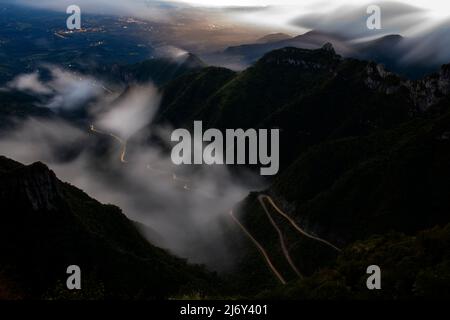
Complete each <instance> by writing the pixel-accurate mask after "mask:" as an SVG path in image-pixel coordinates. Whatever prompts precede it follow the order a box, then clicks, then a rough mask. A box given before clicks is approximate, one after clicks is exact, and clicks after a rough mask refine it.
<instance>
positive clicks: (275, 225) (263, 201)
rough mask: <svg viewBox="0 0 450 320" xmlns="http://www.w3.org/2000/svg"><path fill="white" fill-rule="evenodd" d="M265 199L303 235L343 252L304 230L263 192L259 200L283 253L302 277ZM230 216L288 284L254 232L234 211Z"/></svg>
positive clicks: (282, 281)
mask: <svg viewBox="0 0 450 320" xmlns="http://www.w3.org/2000/svg"><path fill="white" fill-rule="evenodd" d="M265 200H266V201H267V202H268V203H269V204H270V205H271V206H272V208H273V209H275V212H277V213H278V214H279V215H281V216H282V217H283V218H285V219H286V220H288V222H289V223H290V224H291V225H292V226H293V227H294V228H295V230H296V231H297V232H298V233H299V234H300V235H302V236H304V237H306V238H309V239H313V240H315V241H318V242H321V243H323V244H325V245H327V246H329V247H330V248H332V249H334V250H336V251H338V252H341V251H342V250H341V249H339V248H338V247H336V246H335V245H333V244H332V243H330V242H329V241H327V240H324V239H322V238H320V237H316V236H313V235H311V234H309V233H308V232H306V231H305V230H303V229H302V228H301V227H300V226H298V225H297V223H296V222H295V221H294V220H293V219H292V218H291V217H289V216H288V215H287V214H286V213H285V212H284V211H283V210H281V209H280V208H279V207H278V206H277V205H276V204H275V202H274V201H273V199H272V197H270V196H268V195H265V194H262V195H259V196H258V201H259V203H260V205H261V207H262V208H263V209H264V212H265V213H266V215H267V218H268V219H269V221H270V223H271V224H272V226H273V227H274V229H275V230H276V232H277V234H278V237H279V239H280V245H281V250H282V251H283V254H284V256H285V258H286V260H287V261H288V263H289V265H290V266H291V268H292V270H294V272H295V273H296V274H297V276H299V277H300V278H302V277H303V276H302V274H301V273H300V271H299V270H298V268H297V266H296V265H295V263H294V262H293V261H292V258H291V256H290V254H289V250H288V249H287V246H286V241H285V237H284V235H283V233H282V231H281V229H280V228H279V227H278V225H277V224H276V222H275V220H274V219H273V218H272V215H271V214H270V211H269V209H268V208H267V206H266V203H265ZM229 214H230V216H231V218H232V219H233V220H234V221H235V222H236V223H237V224H238V225H239V227H240V228H241V229H242V231H243V232H244V233H245V234H246V235H247V237H248V238H249V239H250V240H251V241H252V242H253V244H254V245H255V246H256V248H257V249H258V250H259V252H260V253H261V254H262V255H263V257H264V259H265V261H266V263H267V266H268V267H269V268H270V270H271V271H272V273H273V274H274V275H275V277H276V278H277V279H278V280H279V281H280V282H281V283H282V284H286V280H285V279H284V278H283V276H282V275H281V274H280V272H279V271H278V270H277V269H276V267H275V266H274V265H273V263H272V261H271V260H270V257H269V255H268V253H267V251H266V250H265V249H264V247H263V246H262V245H261V244H260V243H259V242H258V241H257V240H256V239H255V237H253V236H252V234H251V233H250V231H249V230H248V229H247V228H245V226H244V225H243V224H242V223H241V222H240V221H239V220H238V219H237V218H236V217H235V216H234V214H233V211H230V213H229Z"/></svg>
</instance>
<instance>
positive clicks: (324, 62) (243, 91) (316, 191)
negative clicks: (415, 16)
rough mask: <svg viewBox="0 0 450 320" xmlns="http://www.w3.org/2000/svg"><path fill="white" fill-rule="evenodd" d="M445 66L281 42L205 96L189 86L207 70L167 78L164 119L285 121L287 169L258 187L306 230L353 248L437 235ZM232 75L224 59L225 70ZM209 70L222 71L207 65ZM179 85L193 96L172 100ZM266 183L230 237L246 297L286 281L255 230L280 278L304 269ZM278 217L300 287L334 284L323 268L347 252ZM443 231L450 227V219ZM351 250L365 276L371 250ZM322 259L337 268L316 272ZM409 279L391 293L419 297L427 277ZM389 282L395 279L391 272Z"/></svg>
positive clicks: (237, 280)
mask: <svg viewBox="0 0 450 320" xmlns="http://www.w3.org/2000/svg"><path fill="white" fill-rule="evenodd" d="M394 40H395V39H394ZM448 70H449V67H448V66H443V67H442V68H441V70H440V71H439V72H438V73H436V74H433V75H430V76H428V77H425V78H423V79H420V80H414V81H412V80H408V79H404V78H402V77H400V76H398V75H396V74H394V73H391V72H389V71H386V70H385V69H384V68H383V67H382V66H381V65H378V64H376V63H373V62H367V61H360V60H355V59H343V58H342V57H340V56H338V55H337V54H336V53H335V52H334V50H333V48H332V46H331V45H326V46H324V47H323V48H321V49H318V50H304V49H297V48H284V49H280V50H276V51H273V52H270V53H268V54H266V55H265V56H264V57H263V58H261V59H260V60H259V61H258V62H257V63H256V64H255V65H254V66H252V67H250V68H249V69H247V70H245V71H243V72H241V73H236V74H232V73H231V72H229V75H230V77H224V78H221V77H213V79H217V81H216V82H214V81H213V79H209V80H208V83H215V86H214V87H215V88H217V89H216V90H213V89H214V87H210V89H211V90H207V91H204V94H203V95H199V94H195V95H194V93H196V92H197V91H196V90H194V89H193V88H198V87H201V86H200V85H199V84H201V83H204V82H202V81H197V77H199V78H200V79H201V77H200V76H199V74H196V75H194V74H193V75H191V76H190V77H189V78H186V79H182V78H180V79H178V81H177V82H176V85H174V86H173V87H172V86H171V84H170V85H168V86H166V87H165V89H166V90H165V92H164V99H163V108H162V113H161V117H160V119H159V120H158V121H163V120H166V121H169V122H172V123H176V124H177V125H178V126H184V127H187V128H190V126H191V125H192V121H193V120H203V121H204V125H205V126H206V127H215V128H219V129H224V128H239V127H242V128H273V127H276V128H280V129H281V132H282V134H281V141H280V143H281V146H280V149H281V159H282V165H281V166H282V171H281V173H280V174H279V175H278V176H277V177H276V178H275V179H274V181H273V183H272V186H271V187H270V188H269V189H268V190H265V191H264V192H261V193H262V194H268V195H270V196H271V197H272V199H274V202H275V203H276V205H277V206H279V207H280V208H282V210H284V212H285V213H286V214H287V215H288V216H290V217H291V218H292V219H293V220H295V222H296V223H297V224H298V225H300V226H301V227H303V228H304V229H305V230H306V231H307V232H308V233H310V234H312V235H316V236H318V237H320V238H322V239H325V240H328V241H330V242H331V243H333V244H335V245H337V246H338V247H340V248H347V247H350V248H352V246H357V244H356V243H355V242H357V241H368V242H370V240H368V239H369V238H370V237H371V236H373V235H379V237H380V239H385V240H380V241H381V242H382V241H386V243H387V244H388V245H390V244H391V243H392V245H396V242H395V241H397V240H395V239H391V238H390V236H389V232H391V231H395V232H401V233H405V234H406V235H403V236H401V237H405V239H407V237H414V235H416V234H417V233H418V232H419V233H420V232H421V231H422V230H425V229H429V228H433V227H434V226H435V225H439V226H440V227H439V228H438V229H431V230H429V231H427V234H429V235H430V236H432V235H433V233H434V232H437V233H438V232H441V231H442V230H441V229H440V228H442V227H443V226H445V225H446V224H448V223H449V221H450V219H449V215H448V211H449V210H450V202H449V201H448V199H449V198H450V184H449V182H448V181H450V171H449V170H448V165H447V164H448V162H449V160H450V154H449V151H448V150H450V148H449V147H450V145H449V141H450V140H449V137H450V133H449V132H450V131H449V130H450V129H449V128H450V110H449V108H448V104H449V102H450V96H449V90H450V84H449V83H450V82H449V76H448V74H449V73H448ZM225 73H226V71H225V70H223V69H221V71H220V74H221V75H223V74H225ZM209 75H210V76H211V77H212V76H213V75H214V74H213V73H212V72H211V71H210V72H209ZM219 79H220V80H219ZM175 88H176V90H175ZM179 92H183V97H185V99H180V100H176V99H174V98H173V97H174V96H177V93H179ZM190 97H193V98H192V99H191V98H190ZM174 101H176V103H175V102H174ZM261 193H254V194H251V195H250V196H249V197H248V198H247V199H246V200H245V201H244V202H243V203H242V205H241V207H240V209H239V210H236V212H235V217H237V219H238V220H239V221H240V223H241V224H242V225H243V226H244V227H245V228H246V230H247V231H248V232H249V233H250V234H251V235H252V237H253V238H254V239H253V240H250V239H249V237H248V236H246V234H245V233H244V232H242V230H241V228H240V226H237V225H235V228H232V227H231V230H230V233H229V235H230V236H229V238H230V239H233V240H236V243H234V244H232V245H234V246H235V251H236V252H239V253H240V257H239V258H238V261H239V263H238V264H237V267H236V270H235V272H234V273H233V274H231V275H230V277H231V279H232V281H233V283H234V284H235V286H236V288H237V289H236V291H237V292H240V293H242V294H248V295H252V294H255V293H259V292H265V291H266V290H269V292H270V291H271V290H274V289H275V288H277V287H278V285H279V281H278V280H277V277H275V276H274V274H273V272H271V269H270V268H269V267H268V264H267V263H266V262H265V261H266V258H265V257H263V255H262V254H261V249H260V248H257V246H256V245H255V241H254V240H256V241H257V242H258V243H259V244H260V245H261V246H262V247H263V248H264V249H265V253H266V254H267V255H268V256H269V258H270V259H271V263H272V265H274V266H275V268H276V269H277V270H278V271H279V272H280V273H281V274H282V276H283V278H284V280H286V281H287V282H288V283H289V284H293V283H297V280H296V279H297V278H298V276H297V275H296V274H295V272H293V270H292V266H290V263H289V261H287V259H286V254H285V252H283V250H282V246H280V237H279V236H278V235H277V232H276V230H275V229H274V227H273V224H272V223H271V221H270V220H269V219H268V217H267V215H266V212H265V211H264V208H263V207H262V206H261V203H260V201H259V199H258V195H259V194H261ZM271 210H273V208H272V209H271ZM274 215H275V214H274ZM273 219H274V222H275V223H276V224H277V225H278V227H279V228H280V230H281V231H282V234H283V235H284V236H283V237H284V238H285V239H284V240H285V242H286V243H287V247H288V251H289V253H290V256H291V260H292V261H293V263H294V264H295V265H296V266H297V267H298V269H299V270H300V271H301V273H302V274H303V275H304V276H306V278H305V281H304V282H303V281H301V280H299V282H300V283H301V285H300V288H305V287H303V285H304V284H305V283H306V284H308V283H311V286H320V281H322V280H323V281H331V283H330V285H335V284H336V283H334V284H333V283H332V282H333V281H335V280H336V279H334V278H333V277H331V279H329V278H327V277H328V276H329V275H330V274H331V275H333V274H336V273H335V272H336V269H340V271H339V270H338V271H337V272H342V270H343V269H342V268H346V267H347V266H344V265H345V263H343V262H342V260H338V262H336V261H337V260H336V259H342V254H339V253H337V252H336V251H333V250H331V251H330V250H329V248H326V247H324V246H323V245H322V244H321V243H318V242H317V241H311V239H305V237H302V236H299V235H298V233H296V232H295V230H294V229H293V227H292V225H291V224H290V223H289V222H287V220H286V219H283V218H281V217H279V216H276V217H274V218H273ZM436 230H438V231H436ZM439 230H441V231H439ZM442 232H444V233H445V232H448V228H446V229H445V231H442ZM445 239H447V238H446V236H444V240H445ZM446 241H447V240H446ZM414 246H416V244H415V243H413V242H410V243H409V244H408V250H415V249H414ZM350 250H352V249H350ZM376 250H379V246H376V248H375V247H373V248H372V249H371V250H370V252H369V253H368V254H370V255H372V256H374V257H375V256H377V252H376ZM427 250H430V249H429V247H428V246H427ZM344 251H345V250H344ZM426 254H430V255H431V256H433V255H434V254H436V256H435V257H436V259H437V260H439V261H444V262H443V264H444V265H445V264H446V263H447V262H445V261H447V260H445V259H447V258H445V250H441V251H439V252H437V253H433V252H430V253H426ZM383 255H385V256H384V257H383V259H382V260H381V259H380V264H381V263H386V261H391V260H389V259H393V261H397V262H398V263H399V264H400V263H401V261H399V259H400V258H401V257H397V256H395V252H393V251H390V250H387V251H386V252H383ZM355 259H356V261H355V262H354V263H355V264H358V265H359V266H360V268H361V270H358V272H360V273H361V276H360V277H361V278H362V277H364V275H365V269H363V268H362V266H364V263H366V262H367V261H366V260H365V256H359V257H357V258H355ZM395 259H397V260H395ZM422 259H424V260H422ZM442 259H444V260H442ZM339 261H341V262H339ZM371 261H372V260H371ZM372 263H375V262H372ZM375 264H376V263H375ZM365 267H367V265H366V266H365ZM412 267H413V268H415V270H419V271H418V272H424V274H428V272H429V270H428V268H431V267H432V263H430V262H429V260H428V258H427V257H420V258H419V259H417V260H414V263H413V265H412ZM444 267H445V266H444ZM444 267H443V268H444ZM323 268H328V269H329V270H331V271H330V272H331V273H330V274H328V273H325V276H323V275H320V274H317V272H318V270H320V269H323ZM387 268H389V272H391V273H395V274H397V273H399V272H400V271H399V270H397V269H396V265H395V263H390V264H389V265H388V266H387ZM427 270H428V271H427ZM429 276H430V275H429V274H428V275H427V277H429ZM443 277H444V279H443V281H444V280H445V275H444V276H443ZM406 278H407V280H405V281H408V287H407V289H405V291H402V290H400V291H397V289H398V288H396V287H390V288H389V290H387V293H386V296H385V297H390V296H389V295H392V296H395V295H396V294H398V295H403V297H409V298H411V297H414V296H416V293H415V292H413V285H412V283H414V281H416V280H417V281H419V280H418V279H412V278H411V277H409V276H407V277H406ZM358 279H360V278H358ZM338 280H339V279H338ZM338 280H336V281H338ZM339 281H340V280H339ZM346 281H347V280H346V279H344V280H343V282H342V283H343V284H344V285H345V283H346ZM399 281H400V280H399ZM444 282H445V281H444ZM352 285H353V284H352ZM390 285H392V286H396V285H397V282H396V281H394V280H393V281H392V282H390ZM420 285H421V286H430V287H427V289H426V290H427V291H426V295H431V294H432V292H433V290H432V289H430V288H433V287H435V288H436V290H442V287H440V286H439V285H438V284H437V283H435V282H433V281H431V280H430V279H428V280H427V281H425V282H422V283H421V284H420ZM295 286H296V285H294V287H295ZM282 288H283V290H284V289H285V288H286V287H282ZM296 288H297V289H298V287H296ZM297 289H293V292H294V291H295V290H297ZM334 289H336V288H334ZM334 289H333V290H334ZM363 289H364V288H361V287H358V288H352V289H351V291H350V292H348V297H358V295H359V293H358V292H360V291H361V290H363ZM275 290H276V289H275ZM280 290H281V289H280ZM299 290H300V289H299ZM301 290H303V289H301ZM354 290H356V291H354ZM424 290H425V289H424ZM275 292H278V293H279V291H275ZM298 292H300V291H298ZM303 294H304V295H303V297H321V296H323V297H325V296H326V297H332V295H333V294H334V295H335V296H339V292H338V290H337V289H336V290H335V291H330V292H328V293H327V292H320V293H318V294H317V296H314V295H310V296H308V295H306V294H305V292H303ZM280 295H281V296H282V294H280ZM364 297H365V296H364ZM373 297H379V296H377V295H374V296H373ZM293 298H294V297H293Z"/></svg>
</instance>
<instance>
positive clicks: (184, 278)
mask: <svg viewBox="0 0 450 320" xmlns="http://www.w3.org/2000/svg"><path fill="white" fill-rule="evenodd" d="M0 177H1V178H0V212H1V214H0V248H1V249H0V251H1V252H2V254H1V256H0V266H1V269H0V277H1V278H4V279H7V280H8V281H7V282H5V283H6V284H7V285H8V286H7V288H6V289H5V288H3V290H5V291H6V293H5V295H7V294H9V295H12V294H15V295H16V296H18V297H20V298H26V297H29V298H37V299H41V298H48V299H58V298H65V299H72V298H73V299H103V298H106V299H107V298H121V299H151V298H163V297H168V296H174V295H177V294H182V293H191V290H195V292H204V291H205V290H206V289H207V288H208V283H210V280H211V279H212V277H211V276H210V275H209V274H207V273H206V272H205V271H204V270H203V269H202V268H201V267H197V266H190V265H188V264H186V262H185V261H183V260H181V259H178V258H175V257H173V256H171V255H170V254H169V253H167V252H165V251H164V250H162V249H159V248H157V247H154V246H152V245H151V244H149V243H148V242H147V241H146V240H145V239H144V238H143V237H142V236H141V235H140V234H139V233H138V231H137V229H136V226H135V225H134V223H133V222H132V221H130V220H128V219H127V218H126V217H125V215H123V214H122V212H121V211H120V209H119V208H117V207H114V206H112V205H103V204H100V203H99V202H97V201H95V200H94V199H92V198H90V197H89V196H87V195H86V194H85V193H83V192H82V191H81V190H79V189H77V188H75V187H73V186H71V185H69V184H67V183H63V182H61V181H59V180H58V179H57V178H56V177H55V175H54V173H53V172H52V171H50V170H49V169H48V168H47V167H46V166H45V165H44V164H42V163H34V164H32V165H29V166H24V165H22V164H19V163H17V162H14V161H12V160H9V159H7V158H4V157H1V158H0ZM73 264H75V265H78V266H80V268H81V270H82V290H81V291H75V292H73V291H68V290H67V289H66V286H65V282H66V279H67V277H68V275H66V269H67V267H68V266H69V265H73ZM8 288H9V289H8ZM1 290H2V288H0V292H1Z"/></svg>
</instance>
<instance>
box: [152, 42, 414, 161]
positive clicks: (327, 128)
mask: <svg viewBox="0 0 450 320" xmlns="http://www.w3.org/2000/svg"><path fill="white" fill-rule="evenodd" d="M208 70H210V71H208V72H207V73H206V74H207V75H208V84H211V85H210V86H209V87H208V90H202V91H201V94H199V93H198V92H200V91H199V90H198V89H199V88H203V87H204V85H203V83H206V82H205V81H204V79H206V78H205V74H204V73H203V72H199V73H196V74H192V75H191V76H189V77H186V78H180V79H179V80H178V81H176V82H174V83H171V84H169V85H168V86H166V87H165V90H164V95H163V101H162V105H161V113H160V116H159V117H158V118H157V119H158V121H159V122H162V121H164V120H165V121H168V122H170V123H172V124H175V125H177V126H184V127H190V126H191V125H192V122H193V120H202V121H203V122H204V126H205V127H214V128H219V129H224V128H280V129H281V130H282V131H281V147H280V149H281V152H282V169H284V168H286V167H287V166H288V165H289V164H290V163H291V162H292V161H293V160H294V159H295V158H296V157H298V155H299V154H300V153H302V152H304V151H305V150H306V149H307V148H308V147H310V146H312V145H315V144H317V143H319V142H323V141H325V140H329V139H336V138H339V137H341V138H342V137H346V136H353V135H365V134H368V133H370V132H373V131H377V130H381V129H383V128H389V127H392V126H393V125H396V124H399V123H401V122H403V121H405V120H407V119H409V118H410V117H411V115H412V114H414V112H415V111H416V110H415V106H414V105H413V104H412V103H411V100H412V98H411V97H410V93H409V89H408V84H407V83H403V80H402V79H401V78H400V77H398V76H396V75H394V74H390V73H388V72H386V71H384V69H383V68H382V67H381V66H379V65H376V64H374V63H370V62H365V61H359V60H354V59H343V58H342V57H340V56H339V55H337V54H336V53H335V51H334V49H333V47H332V46H331V45H329V44H328V45H326V46H324V47H323V48H321V49H317V50H305V49H297V48H284V49H280V50H276V51H273V52H270V53H268V54H266V55H265V56H264V57H263V58H262V59H260V60H259V61H258V62H257V63H256V64H255V65H254V66H252V67H250V68H248V69H247V70H245V71H243V72H241V73H237V74H235V75H233V74H232V73H231V72H226V71H225V70H224V69H217V71H216V72H215V73H213V72H212V70H214V69H208ZM219 70H220V72H219ZM217 73H220V75H219V74H217ZM212 84H213V85H212ZM181 90H182V95H181V96H180V93H181Z"/></svg>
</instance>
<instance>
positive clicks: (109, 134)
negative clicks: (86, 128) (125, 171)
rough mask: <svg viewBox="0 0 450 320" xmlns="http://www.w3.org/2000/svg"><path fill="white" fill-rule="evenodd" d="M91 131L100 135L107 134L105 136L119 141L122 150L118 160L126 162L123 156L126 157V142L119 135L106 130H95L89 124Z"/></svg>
mask: <svg viewBox="0 0 450 320" xmlns="http://www.w3.org/2000/svg"><path fill="white" fill-rule="evenodd" d="M91 131H92V132H96V133H98V134H102V135H107V136H110V137H113V138H114V139H115V140H116V141H117V142H119V143H120V145H121V146H122V150H121V152H120V162H122V163H127V161H126V160H125V157H126V154H127V142H126V141H125V140H123V139H122V138H120V137H119V136H116V135H115V134H113V133H107V132H103V131H100V130H97V129H95V126H94V125H93V124H91Z"/></svg>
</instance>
